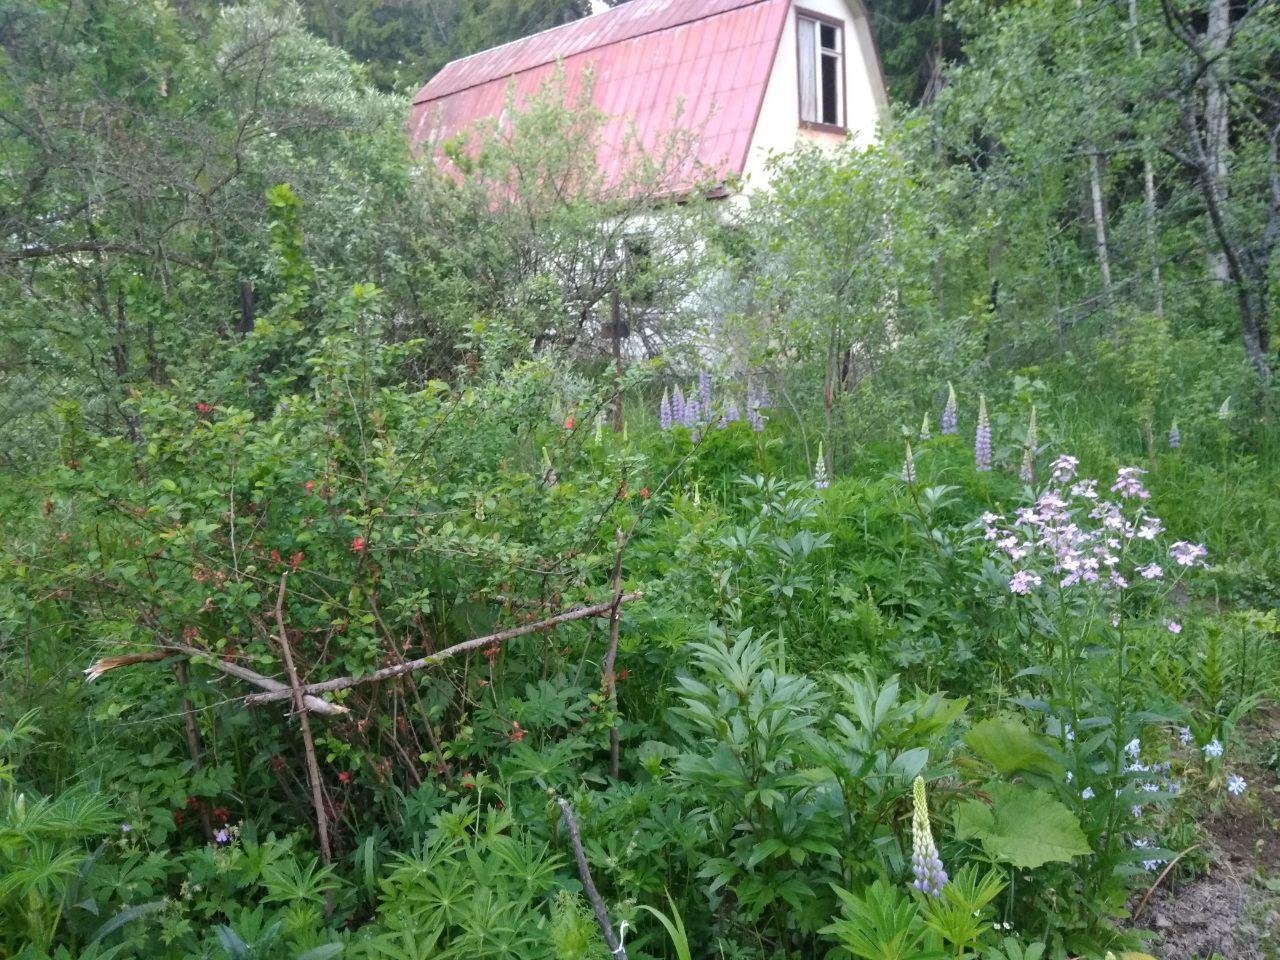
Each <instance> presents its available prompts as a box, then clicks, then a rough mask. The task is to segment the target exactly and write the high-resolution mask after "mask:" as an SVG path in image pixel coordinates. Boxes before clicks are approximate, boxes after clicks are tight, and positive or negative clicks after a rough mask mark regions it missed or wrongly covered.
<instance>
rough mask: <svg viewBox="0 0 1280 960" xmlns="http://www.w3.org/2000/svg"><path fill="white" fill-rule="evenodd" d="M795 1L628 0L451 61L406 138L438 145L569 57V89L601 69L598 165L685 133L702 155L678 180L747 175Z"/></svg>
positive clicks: (612, 169)
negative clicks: (762, 109)
mask: <svg viewBox="0 0 1280 960" xmlns="http://www.w3.org/2000/svg"><path fill="white" fill-rule="evenodd" d="M789 5H790V0H631V2H629V3H625V4H623V5H621V6H618V7H614V8H613V9H611V10H608V11H606V12H604V13H599V14H596V15H595V16H592V17H586V18H584V19H582V20H576V21H574V22H572V23H568V24H565V25H564V26H561V27H556V28H554V29H552V30H546V31H544V32H542V33H538V34H534V35H533V36H531V37H525V38H523V39H521V40H516V41H514V42H512V43H508V44H504V45H503V46H501V47H494V48H493V49H492V50H485V51H483V52H481V53H477V54H474V55H473V56H470V57H464V58H463V59H461V60H455V61H453V62H452V63H450V64H448V65H447V66H446V67H445V68H444V69H443V70H441V71H440V72H439V73H438V74H436V75H435V76H434V77H432V78H431V80H430V81H429V82H428V83H427V84H426V86H424V87H423V88H422V89H421V90H419V91H418V93H417V95H416V96H415V97H414V100H413V110H412V113H411V115H410V119H409V136H410V140H411V142H412V143H413V144H414V145H415V146H417V145H418V144H421V143H424V142H425V143H432V144H438V143H440V142H442V141H444V140H447V139H450V138H451V137H454V136H456V135H457V134H459V133H461V132H463V131H464V130H467V129H468V128H469V127H472V126H473V125H474V124H475V123H476V122H477V121H479V120H483V119H485V118H490V117H498V116H500V115H501V113H502V111H503V108H504V107H505V106H506V101H507V95H508V91H509V90H511V89H514V95H515V100H516V103H517V104H519V103H520V102H521V101H523V100H525V99H527V98H528V97H529V96H530V95H532V94H534V93H536V92H537V91H538V90H539V89H540V88H541V87H542V85H543V84H544V83H545V82H546V81H547V80H548V79H550V78H551V77H552V76H553V74H554V72H555V70H556V67H557V64H558V63H563V64H564V70H565V75H566V78H567V84H566V87H567V90H566V96H567V98H573V97H575V96H576V95H577V94H578V92H579V91H580V82H581V78H582V73H583V71H584V70H586V69H590V70H591V71H592V72H593V74H594V85H593V87H592V91H591V99H592V103H593V104H594V105H595V106H596V107H597V108H598V109H599V110H600V111H601V112H602V113H604V114H606V115H607V117H608V119H607V120H606V122H605V127H604V129H603V130H602V131H601V136H600V147H599V156H598V158H597V159H598V162H599V164H600V168H601V170H602V172H603V173H604V174H605V176H606V178H610V179H616V178H620V177H622V176H623V175H624V174H625V172H626V171H625V169H624V167H625V166H626V165H627V164H628V163H629V160H628V156H629V153H628V149H627V147H628V145H629V144H630V145H634V146H639V147H640V148H641V149H644V150H657V149H660V148H661V147H662V146H663V144H664V143H665V142H666V141H667V139H668V138H669V137H670V135H671V134H673V133H675V132H677V131H678V130H686V131H691V132H694V133H695V134H696V149H695V150H694V151H693V152H694V154H695V156H694V157H692V158H690V159H691V160H692V162H691V163H689V164H688V165H687V169H684V170H682V171H679V172H678V173H677V174H676V176H675V180H676V181H678V182H673V183H671V184H670V187H671V189H672V191H673V192H675V191H684V190H688V189H689V188H691V187H693V186H695V185H696V184H697V183H698V182H704V181H706V180H708V179H711V180H717V181H718V180H723V179H725V178H726V177H729V176H732V175H736V174H740V173H742V169H743V165H744V164H745V162H746V158H747V149H748V147H749V146H750V144H751V136H752V133H753V132H754V130H755V125H756V118H757V116H758V115H759V112H760V104H761V101H762V100H763V98H764V91H765V84H766V83H767V82H768V79H769V74H770V72H771V70H772V68H773V61H774V56H775V55H776V53H777V49H778V40H779V38H780V37H781V35H782V27H783V24H784V22H785V18H786V13H787V9H788V7H789Z"/></svg>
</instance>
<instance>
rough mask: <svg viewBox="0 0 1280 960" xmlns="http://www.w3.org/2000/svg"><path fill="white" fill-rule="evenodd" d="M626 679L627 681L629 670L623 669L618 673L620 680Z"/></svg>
mask: <svg viewBox="0 0 1280 960" xmlns="http://www.w3.org/2000/svg"><path fill="white" fill-rule="evenodd" d="M625 679H627V668H626V667H623V668H622V669H621V670H619V671H618V680H619V681H622V680H625Z"/></svg>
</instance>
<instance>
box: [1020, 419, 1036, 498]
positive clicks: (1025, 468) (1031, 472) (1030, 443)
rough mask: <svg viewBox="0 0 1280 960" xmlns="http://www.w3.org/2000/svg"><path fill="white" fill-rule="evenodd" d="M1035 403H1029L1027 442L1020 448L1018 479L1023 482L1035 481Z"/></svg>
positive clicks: (1031, 482)
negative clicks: (1029, 415) (1020, 461)
mask: <svg viewBox="0 0 1280 960" xmlns="http://www.w3.org/2000/svg"><path fill="white" fill-rule="evenodd" d="M1036 439H1037V437H1036V405H1035V404H1034V403H1033V404H1032V405H1031V418H1030V419H1029V420H1028V421H1027V442H1026V444H1025V446H1024V447H1023V449H1022V469H1020V470H1019V471H1018V479H1019V480H1021V481H1022V482H1023V483H1030V484H1034V483H1035V482H1036Z"/></svg>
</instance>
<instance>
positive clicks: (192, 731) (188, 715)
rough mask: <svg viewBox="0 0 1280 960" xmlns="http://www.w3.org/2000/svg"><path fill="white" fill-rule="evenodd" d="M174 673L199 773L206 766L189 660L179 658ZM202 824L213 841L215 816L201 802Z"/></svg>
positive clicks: (193, 762) (195, 769) (206, 837)
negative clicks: (189, 693) (189, 684)
mask: <svg viewBox="0 0 1280 960" xmlns="http://www.w3.org/2000/svg"><path fill="white" fill-rule="evenodd" d="M173 675H174V677H175V678H176V679H177V681H178V690H179V691H180V694H179V698H178V702H179V704H180V705H181V707H182V725H183V727H184V728H185V729H186V733H187V750H188V751H189V752H190V754H191V769H192V771H193V772H194V773H197V774H198V773H199V772H200V769H201V768H202V767H203V766H204V747H203V744H202V743H201V741H200V727H199V725H198V724H197V723H196V713H195V711H194V710H192V709H191V701H190V700H189V699H187V662H186V661H185V660H179V661H178V662H177V663H175V664H174V665H173ZM200 825H201V827H202V828H203V829H204V840H205V843H213V818H212V817H210V816H209V807H208V805H207V804H205V803H201V804H200Z"/></svg>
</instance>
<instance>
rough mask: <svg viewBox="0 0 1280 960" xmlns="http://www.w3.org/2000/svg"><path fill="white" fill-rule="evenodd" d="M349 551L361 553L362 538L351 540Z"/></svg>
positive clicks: (362, 546) (362, 548) (362, 547)
mask: <svg viewBox="0 0 1280 960" xmlns="http://www.w3.org/2000/svg"><path fill="white" fill-rule="evenodd" d="M351 549H352V550H354V551H355V552H356V553H361V552H362V551H363V550H364V537H354V538H352V540H351Z"/></svg>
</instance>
